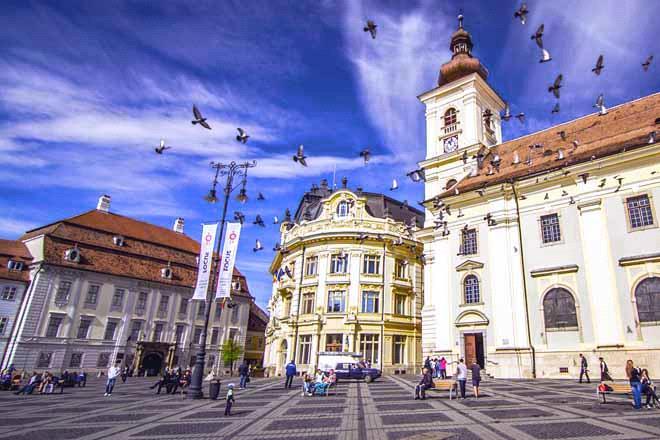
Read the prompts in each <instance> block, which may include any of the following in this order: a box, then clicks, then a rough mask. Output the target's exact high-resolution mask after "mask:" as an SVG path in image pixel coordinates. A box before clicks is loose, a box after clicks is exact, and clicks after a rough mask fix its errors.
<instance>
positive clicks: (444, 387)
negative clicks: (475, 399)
mask: <svg viewBox="0 0 660 440" xmlns="http://www.w3.org/2000/svg"><path fill="white" fill-rule="evenodd" d="M433 383H434V384H435V387H433V388H429V389H428V390H426V392H427V393H428V392H429V391H449V400H451V399H452V391H453V392H454V393H456V396H458V388H457V383H456V381H455V380H449V379H441V380H436V381H434V382H433Z"/></svg>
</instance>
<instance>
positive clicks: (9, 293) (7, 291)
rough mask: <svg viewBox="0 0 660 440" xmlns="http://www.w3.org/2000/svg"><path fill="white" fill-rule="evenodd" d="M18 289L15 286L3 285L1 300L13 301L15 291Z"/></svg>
mask: <svg viewBox="0 0 660 440" xmlns="http://www.w3.org/2000/svg"><path fill="white" fill-rule="evenodd" d="M17 291H18V289H17V288H16V286H5V287H4V288H3V289H2V300H3V301H14V300H15V299H16V292H17Z"/></svg>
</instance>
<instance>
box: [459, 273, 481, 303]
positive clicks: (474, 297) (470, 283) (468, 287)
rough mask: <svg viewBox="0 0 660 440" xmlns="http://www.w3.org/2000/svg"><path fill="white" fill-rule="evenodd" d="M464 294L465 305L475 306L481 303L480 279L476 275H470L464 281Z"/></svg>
mask: <svg viewBox="0 0 660 440" xmlns="http://www.w3.org/2000/svg"><path fill="white" fill-rule="evenodd" d="M463 293H464V294H465V304H475V303H478V302H480V301H481V297H480V296H481V295H480V294H479V279H478V278H477V277H476V276H474V275H468V276H466V277H465V279H464V280H463Z"/></svg>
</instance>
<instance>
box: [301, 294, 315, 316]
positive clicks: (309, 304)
mask: <svg viewBox="0 0 660 440" xmlns="http://www.w3.org/2000/svg"><path fill="white" fill-rule="evenodd" d="M312 313H314V294H313V293H305V294H303V296H302V314H303V315H311V314H312Z"/></svg>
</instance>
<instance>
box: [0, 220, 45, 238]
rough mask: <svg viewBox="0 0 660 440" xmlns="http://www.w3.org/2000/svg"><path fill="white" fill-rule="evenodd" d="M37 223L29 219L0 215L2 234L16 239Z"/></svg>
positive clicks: (0, 230) (0, 232)
mask: <svg viewBox="0 0 660 440" xmlns="http://www.w3.org/2000/svg"><path fill="white" fill-rule="evenodd" d="M36 227H37V224H36V223H34V222H32V221H29V220H21V219H17V218H12V217H0V234H2V235H3V236H5V237H8V238H9V239H11V240H15V239H16V238H17V237H18V236H20V235H22V234H23V233H24V232H25V231H29V230H30V229H34V228H36Z"/></svg>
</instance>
